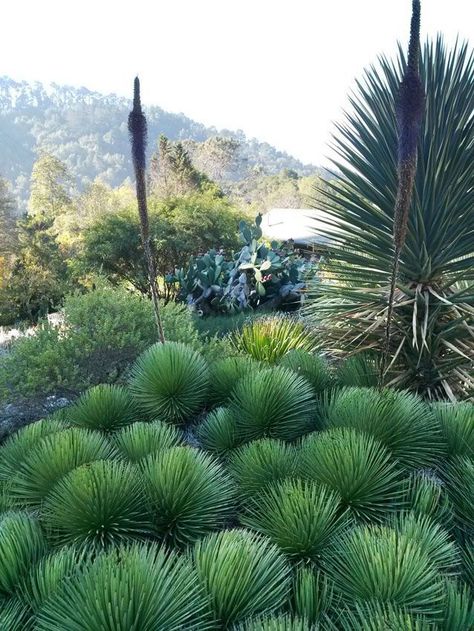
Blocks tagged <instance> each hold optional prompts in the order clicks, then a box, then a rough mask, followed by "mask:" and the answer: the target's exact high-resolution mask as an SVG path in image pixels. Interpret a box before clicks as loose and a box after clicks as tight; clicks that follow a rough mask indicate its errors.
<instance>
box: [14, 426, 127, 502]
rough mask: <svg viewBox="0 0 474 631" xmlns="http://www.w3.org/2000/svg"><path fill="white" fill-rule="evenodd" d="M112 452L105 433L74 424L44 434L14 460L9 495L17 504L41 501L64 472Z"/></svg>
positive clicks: (106, 456)
mask: <svg viewBox="0 0 474 631" xmlns="http://www.w3.org/2000/svg"><path fill="white" fill-rule="evenodd" d="M114 454H115V451H114V449H113V448H112V447H111V445H110V443H109V442H108V440H107V438H106V437H104V436H103V435H101V434H99V433H95V432H91V431H89V430H86V429H81V428H76V427H73V428H70V429H67V430H64V431H63V432H58V433H55V434H52V435H51V436H47V437H46V438H44V439H43V440H42V441H41V442H40V443H39V444H38V445H37V446H36V448H35V449H32V450H31V451H30V452H29V453H28V455H27V456H26V458H25V460H24V461H23V462H21V461H20V462H18V463H17V473H16V475H14V476H13V478H12V480H11V483H10V485H9V492H10V496H11V497H12V498H13V499H14V500H15V501H17V502H18V503H19V504H25V505H30V504H31V505H35V504H40V503H41V502H42V501H43V500H44V498H45V497H46V495H47V494H48V493H49V492H50V491H51V490H52V488H53V486H54V485H55V484H56V483H57V482H58V481H59V480H60V479H61V478H62V477H63V476H64V475H66V474H67V473H69V472H70V471H72V470H73V469H75V468H76V467H78V466H80V465H83V464H87V463H89V462H93V461H94V460H101V459H104V458H109V457H111V456H113V455H114Z"/></svg>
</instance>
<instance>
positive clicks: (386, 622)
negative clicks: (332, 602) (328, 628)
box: [337, 602, 438, 631]
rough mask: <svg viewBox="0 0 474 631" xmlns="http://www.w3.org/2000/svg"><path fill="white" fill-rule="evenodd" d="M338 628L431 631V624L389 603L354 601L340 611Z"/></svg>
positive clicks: (368, 630)
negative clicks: (349, 606)
mask: <svg viewBox="0 0 474 631" xmlns="http://www.w3.org/2000/svg"><path fill="white" fill-rule="evenodd" d="M338 623H339V624H338V627H337V628H338V629H344V631H433V629H434V628H436V629H437V628H438V627H437V626H436V627H433V625H432V624H431V623H430V622H429V621H428V620H426V618H424V617H423V616H417V615H413V614H410V613H408V612H407V611H406V610H405V609H403V607H398V606H397V605H394V604H390V603H385V604H381V603H377V602H375V603H370V602H369V603H356V605H355V606H354V607H352V608H348V609H347V610H346V611H343V612H342V615H341V616H340V618H339V620H338Z"/></svg>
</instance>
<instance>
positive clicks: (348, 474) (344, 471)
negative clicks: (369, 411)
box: [298, 427, 403, 519]
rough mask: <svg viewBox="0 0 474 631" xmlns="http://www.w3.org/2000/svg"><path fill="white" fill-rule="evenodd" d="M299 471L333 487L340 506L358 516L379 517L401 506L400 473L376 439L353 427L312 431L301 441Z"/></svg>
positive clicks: (363, 517)
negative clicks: (339, 500) (340, 503)
mask: <svg viewBox="0 0 474 631" xmlns="http://www.w3.org/2000/svg"><path fill="white" fill-rule="evenodd" d="M298 468H299V471H300V472H301V474H302V475H304V476H305V477H307V478H309V479H312V480H315V481H317V482H319V483H321V484H325V485H326V486H328V487H329V488H331V489H333V490H334V491H336V492H337V493H338V494H339V496H340V498H341V501H342V504H343V506H345V507H347V508H349V509H350V510H351V512H352V513H353V515H354V516H356V517H357V518H361V519H380V518H383V517H384V516H385V514H386V513H387V512H389V511H393V510H395V509H396V508H397V507H399V506H400V503H401V499H402V490H403V489H402V486H401V484H400V473H399V471H398V470H397V467H396V465H395V464H394V462H393V461H392V460H391V458H390V454H389V452H388V451H387V450H386V449H385V448H384V447H383V445H382V444H381V443H380V442H379V441H378V440H375V439H374V438H372V437H371V436H368V435H366V434H363V433H359V432H357V431H356V430H354V429H347V428H344V427H342V428H335V429H330V430H327V431H325V432H320V433H315V434H311V435H310V436H309V437H308V438H307V439H306V440H305V441H304V442H303V446H302V449H301V454H300V458H299V467H298Z"/></svg>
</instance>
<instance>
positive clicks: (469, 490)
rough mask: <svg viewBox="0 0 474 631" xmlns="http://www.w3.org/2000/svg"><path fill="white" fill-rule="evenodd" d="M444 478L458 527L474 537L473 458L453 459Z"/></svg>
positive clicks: (446, 469)
mask: <svg viewBox="0 0 474 631" xmlns="http://www.w3.org/2000/svg"><path fill="white" fill-rule="evenodd" d="M443 476H444V479H445V482H446V489H447V492H448V497H449V499H450V500H451V504H452V506H453V511H454V517H455V520H456V525H457V526H458V528H459V529H460V530H461V531H462V532H463V533H464V535H465V536H468V537H472V536H473V535H474V502H473V501H472V499H473V498H474V460H471V458H467V457H466V456H464V457H461V456H460V457H457V458H452V459H451V461H450V462H449V464H448V465H447V466H446V468H445V470H444V472H443Z"/></svg>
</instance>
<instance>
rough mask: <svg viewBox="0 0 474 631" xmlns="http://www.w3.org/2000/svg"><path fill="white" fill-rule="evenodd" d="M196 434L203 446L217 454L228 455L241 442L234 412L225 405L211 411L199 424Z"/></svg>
mask: <svg viewBox="0 0 474 631" xmlns="http://www.w3.org/2000/svg"><path fill="white" fill-rule="evenodd" d="M196 434H197V437H198V439H199V442H200V444H201V445H202V447H203V448H204V449H207V451H211V452H212V453H214V454H216V456H221V457H223V456H226V454H228V453H229V452H230V451H231V450H232V449H234V448H235V447H237V446H238V445H239V443H240V441H239V439H238V438H237V425H236V422H235V417H234V413H233V412H232V410H230V409H229V408H225V407H220V408H216V409H215V410H212V411H211V412H209V414H208V415H207V416H206V418H205V419H204V421H202V423H200V424H199V425H198V427H197V430H196Z"/></svg>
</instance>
